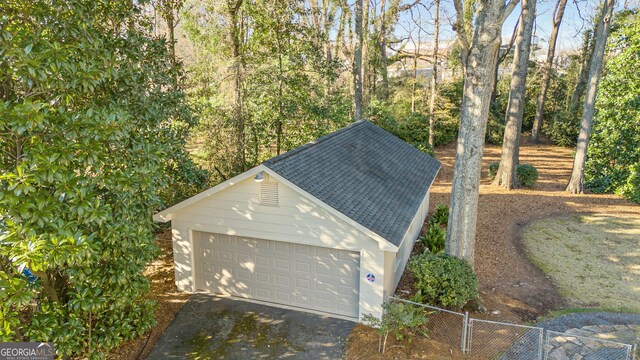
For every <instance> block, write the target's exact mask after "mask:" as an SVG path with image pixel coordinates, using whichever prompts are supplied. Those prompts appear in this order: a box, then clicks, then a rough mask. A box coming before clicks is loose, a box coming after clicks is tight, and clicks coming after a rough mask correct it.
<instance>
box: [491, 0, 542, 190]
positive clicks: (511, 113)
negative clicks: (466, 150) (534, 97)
mask: <svg viewBox="0 0 640 360" xmlns="http://www.w3.org/2000/svg"><path fill="white" fill-rule="evenodd" d="M536 1H537V0H522V13H521V14H520V25H519V26H518V35H517V37H516V49H515V53H514V56H513V71H512V75H511V86H510V88H509V102H508V103H507V112H506V115H505V129H504V137H503V141H502V155H501V156H500V165H499V166H498V172H497V174H496V179H495V181H494V182H493V185H498V186H502V187H504V188H506V189H509V190H511V189H513V188H515V187H516V186H517V185H518V184H517V181H516V179H517V178H516V168H517V166H518V157H519V148H520V132H521V130H522V116H523V115H524V105H525V84H526V81H527V72H528V70H529V55H530V53H531V34H532V32H533V22H534V19H535V16H536Z"/></svg>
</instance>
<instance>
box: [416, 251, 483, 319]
mask: <svg viewBox="0 0 640 360" xmlns="http://www.w3.org/2000/svg"><path fill="white" fill-rule="evenodd" d="M409 271H410V272H411V274H412V275H413V277H414V278H415V279H416V284H415V287H416V289H417V291H416V294H415V295H414V297H413V299H414V301H416V302H421V303H428V304H431V305H436V306H444V307H447V308H462V307H463V306H464V305H465V304H466V303H467V302H469V301H471V300H473V299H475V298H476V297H477V296H478V280H477V278H476V275H475V274H474V272H473V270H472V269H471V266H470V265H469V264H468V263H467V262H466V261H464V260H461V259H458V258H455V257H453V256H450V255H448V254H444V253H440V254H431V253H424V254H422V255H418V256H416V257H414V258H412V259H411V261H410V262H409Z"/></svg>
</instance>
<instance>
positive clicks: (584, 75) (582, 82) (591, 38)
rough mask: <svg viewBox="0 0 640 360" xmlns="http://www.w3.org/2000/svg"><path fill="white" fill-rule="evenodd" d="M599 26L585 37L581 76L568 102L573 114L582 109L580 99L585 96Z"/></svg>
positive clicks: (568, 108)
mask: <svg viewBox="0 0 640 360" xmlns="http://www.w3.org/2000/svg"><path fill="white" fill-rule="evenodd" d="M597 27H598V24H596V27H595V28H594V29H593V33H591V35H589V33H587V34H586V35H585V40H584V45H583V51H582V66H581V68H580V75H579V76H578V82H577V83H576V87H575V89H574V90H573V93H572V94H571V100H569V101H568V102H567V110H568V111H569V113H571V114H576V113H577V112H578V109H579V108H580V98H581V97H582V94H584V90H585V87H586V86H587V79H588V77H589V69H590V66H589V64H591V57H592V56H593V51H594V48H595V41H596V37H595V33H596V32H597V31H598V29H597Z"/></svg>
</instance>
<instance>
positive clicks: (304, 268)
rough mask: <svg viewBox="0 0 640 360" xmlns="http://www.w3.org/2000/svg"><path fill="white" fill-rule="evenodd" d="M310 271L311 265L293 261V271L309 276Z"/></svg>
mask: <svg viewBox="0 0 640 360" xmlns="http://www.w3.org/2000/svg"><path fill="white" fill-rule="evenodd" d="M310 269H311V264H309V263H308V262H302V261H295V268H294V270H295V271H297V272H301V273H305V274H309V270H310Z"/></svg>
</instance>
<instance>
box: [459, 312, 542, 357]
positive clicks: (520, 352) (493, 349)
mask: <svg viewBox="0 0 640 360" xmlns="http://www.w3.org/2000/svg"><path fill="white" fill-rule="evenodd" d="M468 328H469V330H468V331H469V335H468V344H467V353H468V354H473V355H474V357H475V358H478V359H500V360H542V350H543V339H544V337H543V333H544V329H542V328H538V327H531V326H523V325H516V324H509V323H503V322H498V321H488V320H478V319H469V325H468Z"/></svg>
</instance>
